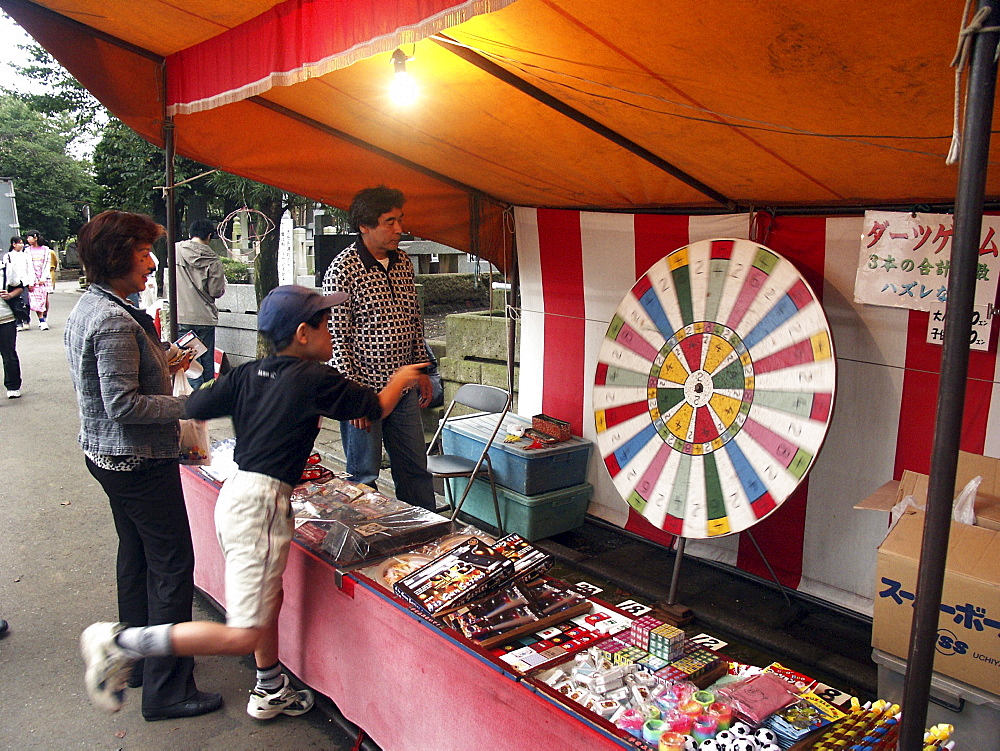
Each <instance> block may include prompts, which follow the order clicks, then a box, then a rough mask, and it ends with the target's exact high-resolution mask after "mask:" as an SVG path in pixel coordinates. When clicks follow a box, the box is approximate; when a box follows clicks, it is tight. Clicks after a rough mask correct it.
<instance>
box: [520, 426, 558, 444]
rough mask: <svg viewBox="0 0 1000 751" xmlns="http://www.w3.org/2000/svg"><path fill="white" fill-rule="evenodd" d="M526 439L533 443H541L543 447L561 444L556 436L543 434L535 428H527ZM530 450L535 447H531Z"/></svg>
mask: <svg viewBox="0 0 1000 751" xmlns="http://www.w3.org/2000/svg"><path fill="white" fill-rule="evenodd" d="M524 437H525V438H530V439H531V440H532V441H533V442H535V443H540V444H542V445H543V446H551V445H552V444H554V443H559V439H558V438H556V437H555V436H551V435H549V434H548V433H543V432H542V431H540V430H536V429H535V428H525V429H524ZM529 448H533V447H530V446H529Z"/></svg>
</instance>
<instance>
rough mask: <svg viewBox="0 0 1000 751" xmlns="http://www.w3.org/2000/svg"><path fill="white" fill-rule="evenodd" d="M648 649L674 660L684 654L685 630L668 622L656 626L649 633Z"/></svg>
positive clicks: (659, 655)
mask: <svg viewBox="0 0 1000 751" xmlns="http://www.w3.org/2000/svg"><path fill="white" fill-rule="evenodd" d="M647 649H648V651H649V652H650V653H651V654H654V655H656V656H657V657H661V658H663V659H664V660H666V661H667V662H672V661H673V660H676V659H678V658H680V657H683V655H684V632H683V631H681V630H680V629H679V628H675V627H674V626H671V625H669V624H667V623H663V624H661V625H659V626H657V627H656V628H654V629H653V630H652V631H650V633H649V647H647Z"/></svg>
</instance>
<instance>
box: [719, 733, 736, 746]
mask: <svg viewBox="0 0 1000 751" xmlns="http://www.w3.org/2000/svg"><path fill="white" fill-rule="evenodd" d="M715 740H716V741H717V742H718V744H719V748H729V744H730V743H732V742H733V741H735V740H736V736H735V735H733V734H732V733H731V732H730V731H728V730H723V731H721V732H719V733H718V734H716V736H715Z"/></svg>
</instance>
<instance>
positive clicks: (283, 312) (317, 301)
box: [257, 284, 347, 342]
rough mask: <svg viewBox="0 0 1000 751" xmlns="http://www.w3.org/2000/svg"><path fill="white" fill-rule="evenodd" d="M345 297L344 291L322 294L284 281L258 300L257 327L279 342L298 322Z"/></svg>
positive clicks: (290, 333) (287, 335)
mask: <svg viewBox="0 0 1000 751" xmlns="http://www.w3.org/2000/svg"><path fill="white" fill-rule="evenodd" d="M346 299H347V295H346V294H345V293H343V292H334V293H333V294H332V295H321V294H319V293H318V292H316V291H315V290H311V289H309V288H307V287H300V286H298V285H296V284H286V285H284V286H282V287H275V288H274V289H272V290H271V291H270V292H268V293H267V296H266V297H265V298H264V301H263V302H261V304H260V310H259V311H258V312H257V330H258V331H260V332H261V333H262V334H265V335H267V336H268V337H269V338H270V339H271V340H272V341H275V342H280V341H281V340H282V339H286V338H288V337H290V336H291V335H292V334H294V333H295V329H297V328H298V327H299V324H300V323H305V322H306V321H308V320H309V319H310V318H312V317H313V316H314V315H316V313H318V312H319V311H321V310H326V309H327V308H332V307H333V306H334V305H340V303H342V302H344V300H346Z"/></svg>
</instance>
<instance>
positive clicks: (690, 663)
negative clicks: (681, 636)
mask: <svg viewBox="0 0 1000 751" xmlns="http://www.w3.org/2000/svg"><path fill="white" fill-rule="evenodd" d="M719 660H720V658H719V656H718V655H717V654H716V653H715V652H712V651H710V650H708V649H703V648H702V647H696V648H694V649H692V650H691V651H690V652H688V653H687V654H686V655H684V656H683V657H682V658H680V659H679V660H675V661H673V662H671V663H670V664H669V665H667V667H665V668H663V670H660V671H658V672H657V673H656V675H657V676H658V677H660V678H666V679H669V680H671V681H690V680H694V679H695V678H698V677H700V676H702V675H704V674H705V673H707V672H708V671H709V670H711V669H712V668H714V667H715V666H716V665H717V664H718V663H719Z"/></svg>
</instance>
